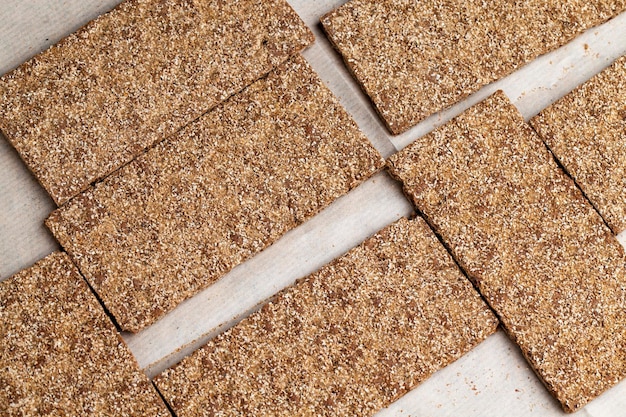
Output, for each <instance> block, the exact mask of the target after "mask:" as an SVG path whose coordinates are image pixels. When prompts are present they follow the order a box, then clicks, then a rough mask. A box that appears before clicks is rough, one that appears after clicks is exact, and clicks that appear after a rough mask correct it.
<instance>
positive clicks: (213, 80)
mask: <svg viewBox="0 0 626 417" xmlns="http://www.w3.org/2000/svg"><path fill="white" fill-rule="evenodd" d="M312 41H313V35H312V33H311V32H310V31H309V29H308V28H307V27H306V26H305V25H304V23H303V22H302V21H301V20H300V18H299V17H298V15H297V14H296V13H295V12H294V11H293V10H292V9H291V7H290V6H289V5H288V4H287V2H286V1H284V0H267V1H262V2H260V1H254V0H241V1H236V2H233V1H228V2H224V1H218V0H202V1H200V0H127V1H125V2H124V3H122V4H121V5H120V6H118V7H117V8H116V9H114V10H113V11H111V12H110V13H107V14H104V15H102V16H101V17H99V18H97V19H96V20H94V21H92V22H91V23H89V24H88V25H87V26H85V27H84V28H83V29H81V30H79V31H78V32H77V33H75V34H72V35H70V36H69V37H67V38H66V39H64V40H63V41H61V42H60V43H59V44H58V45H56V46H53V47H52V48H50V49H49V50H47V51H45V52H43V53H41V54H40V55H38V56H36V57H35V58H33V59H32V60H30V61H28V62H26V63H25V64H23V65H22V66H20V67H19V68H17V69H16V70H14V71H13V72H10V73H9V74H7V75H5V76H4V77H2V78H0V129H1V130H2V132H3V133H4V134H5V136H6V137H7V138H8V139H9V141H10V142H11V144H12V145H13V146H14V147H15V148H16V149H17V151H18V152H19V154H20V156H21V157H22V159H23V160H24V161H25V162H26V164H27V165H28V167H29V168H30V169H31V170H32V172H33V173H34V174H35V176H36V177H37V179H38V180H39V182H40V183H41V184H42V185H43V187H44V188H45V189H46V190H47V191H48V193H49V194H50V195H51V196H52V198H53V199H54V200H55V201H56V203H57V204H59V205H60V204H62V203H64V202H65V201H67V200H68V199H69V198H71V197H72V196H74V195H76V194H78V193H79V192H80V191H82V190H84V189H86V188H87V187H88V186H89V184H90V183H93V182H95V181H96V180H98V179H100V178H103V177H104V176H106V175H108V174H109V173H110V172H112V171H114V170H115V169H117V168H119V167H120V166H122V165H123V164H125V163H127V162H128V161H130V160H132V159H133V158H134V157H135V156H137V155H138V154H140V153H141V152H142V151H143V150H144V149H146V148H148V147H150V146H151V145H153V144H155V143H156V142H159V141H160V140H162V139H163V138H165V137H166V136H168V135H170V134H172V133H174V132H176V131H177V130H179V129H180V128H181V127H183V126H184V125H186V124H187V123H189V122H190V121H192V120H194V119H196V118H197V117H199V116H200V115H201V114H203V113H204V112H206V111H207V110H209V109H211V108H212V107H214V106H215V105H217V104H218V103H220V102H221V101H223V100H225V99H226V98H227V97H229V96H230V95H232V94H234V93H236V92H238V91H240V90H241V89H243V88H244V87H246V86H247V85H249V84H251V83H252V82H254V81H255V80H256V79H258V78H260V77H262V76H264V75H265V74H267V73H268V72H269V71H270V70H271V69H272V68H274V67H275V66H276V65H278V64H280V63H281V62H284V61H285V60H286V59H288V57H290V56H291V55H293V54H295V53H297V52H298V51H300V50H301V49H303V48H304V47H305V46H307V45H308V44H310V43H311V42H312Z"/></svg>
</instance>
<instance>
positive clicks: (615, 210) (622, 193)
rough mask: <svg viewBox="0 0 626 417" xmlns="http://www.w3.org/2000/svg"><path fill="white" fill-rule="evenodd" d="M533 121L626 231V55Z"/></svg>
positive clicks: (614, 224)
mask: <svg viewBox="0 0 626 417" xmlns="http://www.w3.org/2000/svg"><path fill="white" fill-rule="evenodd" d="M530 124H531V125H532V126H533V127H534V128H535V130H536V131H537V132H538V133H539V135H540V136H541V138H542V139H543V140H544V142H545V143H546V144H547V145H548V147H549V148H550V150H551V151H552V153H553V154H554V156H556V158H557V159H558V160H559V161H560V163H561V164H562V165H563V167H564V168H565V170H566V171H567V172H568V173H569V174H570V175H571V176H572V177H573V178H574V180H575V181H576V183H578V185H579V186H580V188H581V189H582V190H583V192H584V193H585V195H586V196H587V198H589V200H590V201H591V203H592V204H593V205H594V206H595V207H596V209H597V210H598V211H599V212H600V214H601V215H602V217H604V220H606V222H607V224H608V225H609V227H610V228H611V229H612V230H613V232H614V233H615V234H617V233H619V232H621V231H623V230H626V56H624V57H622V58H621V59H618V60H617V61H616V62H615V63H614V64H613V65H611V66H610V67H609V68H607V69H606V70H604V71H603V72H601V73H600V74H598V75H596V76H595V77H593V78H592V79H591V80H589V81H587V82H586V83H584V84H582V85H581V86H579V87H578V88H576V89H575V90H574V91H572V92H571V93H569V94H567V95H566V96H565V97H563V98H562V99H560V100H559V101H557V102H556V103H554V104H552V105H551V106H549V107H548V108H546V109H545V110H543V111H542V112H540V113H539V114H538V115H537V116H536V117H534V118H532V119H531V120H530Z"/></svg>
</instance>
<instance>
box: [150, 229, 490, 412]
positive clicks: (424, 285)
mask: <svg viewBox="0 0 626 417" xmlns="http://www.w3.org/2000/svg"><path fill="white" fill-rule="evenodd" d="M497 324H498V322H497V320H496V318H495V317H494V315H493V313H492V312H491V311H490V310H489V309H488V308H487V306H486V305H485V303H484V302H483V301H482V299H481V298H480V296H479V295H478V293H477V292H476V291H475V290H474V289H473V288H472V286H471V284H470V282H469V281H468V280H467V279H466V278H465V277H464V276H463V274H462V273H461V271H460V270H459V269H458V267H457V266H456V264H455V263H454V261H453V260H452V258H451V257H450V255H449V254H448V253H447V252H446V250H445V249H444V247H443V246H442V245H441V243H440V242H439V241H438V240H437V238H436V237H435V235H434V234H433V232H432V231H431V230H430V229H429V228H428V226H427V225H426V223H425V222H424V221H423V220H422V219H421V218H416V219H415V220H407V219H400V220H399V221H398V222H396V223H394V224H393V225H391V226H389V227H387V228H386V229H383V231H381V232H379V233H377V234H376V235H375V236H373V237H372V238H370V239H368V240H367V241H365V242H364V243H363V244H362V245H360V246H358V247H357V248H355V249H353V250H351V251H350V252H348V253H347V254H346V255H344V256H343V257H341V258H339V259H337V260H335V261H333V262H332V263H330V264H328V265H326V266H325V267H323V268H322V269H321V270H320V271H318V272H317V273H314V274H312V275H310V276H309V277H307V278H304V279H303V280H301V281H299V282H297V283H296V284H295V285H294V286H293V287H291V288H288V289H287V290H285V291H284V292H282V293H281V294H280V295H279V296H278V297H277V298H276V299H275V300H274V301H272V302H271V303H269V304H267V305H266V306H264V307H263V308H262V309H261V311H260V312H257V313H255V314H253V315H252V316H251V317H249V318H247V319H245V320H244V321H242V322H241V323H239V324H238V325H236V326H235V327H234V328H232V329H230V330H229V331H227V332H226V333H224V334H222V335H220V336H218V337H217V338H215V339H214V340H212V341H210V342H209V343H208V344H207V345H206V346H204V347H203V348H201V349H200V350H198V351H196V352H195V353H193V354H192V355H191V356H189V357H187V358H186V359H184V360H183V361H182V362H181V363H180V364H179V365H177V366H175V367H174V368H171V369H169V370H166V371H164V372H163V373H162V374H160V375H158V376H157V377H156V378H155V380H154V381H155V384H156V386H157V388H158V389H159V390H160V392H161V393H162V395H163V396H164V398H165V399H166V401H168V402H169V404H170V405H171V407H172V408H173V410H174V412H175V413H176V414H177V415H178V416H179V417H196V416H206V415H250V416H252V415H253V416H296V415H316V416H346V417H355V416H370V415H373V414H374V413H375V412H376V411H377V410H379V409H381V408H383V407H385V406H387V405H389V404H390V403H391V402H392V401H394V400H395V399H396V398H398V397H400V396H401V395H403V394H405V393H406V392H407V391H409V390H410V389H412V388H413V387H415V386H416V385H418V384H419V383H421V382H422V381H424V380H425V379H427V378H428V377H429V376H430V375H431V374H432V373H433V372H435V371H437V370H438V369H441V368H443V367H445V366H446V365H448V364H449V363H451V362H453V361H454V360H456V359H457V358H459V357H460V356H461V355H463V354H464V353H466V352H468V351H469V350H470V349H472V348H473V347H474V346H475V345H477V344H478V343H480V342H481V341H482V340H483V339H485V338H486V337H487V336H488V335H490V334H492V333H493V332H494V331H495V330H496V327H497Z"/></svg>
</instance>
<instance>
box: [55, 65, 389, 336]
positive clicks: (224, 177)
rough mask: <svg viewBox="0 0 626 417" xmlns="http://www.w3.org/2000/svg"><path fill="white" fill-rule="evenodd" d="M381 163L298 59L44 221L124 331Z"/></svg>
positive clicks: (219, 272) (170, 305) (209, 279)
mask: <svg viewBox="0 0 626 417" xmlns="http://www.w3.org/2000/svg"><path fill="white" fill-rule="evenodd" d="M383 165H384V161H383V160H382V157H381V156H380V155H379V154H378V152H377V151H376V150H375V149H374V147H373V146H372V145H371V144H370V143H369V141H368V140H367V138H366V137H365V136H364V135H363V134H362V133H361V132H360V131H359V129H358V127H357V126H356V124H355V123H354V121H353V120H352V119H351V118H350V117H349V116H348V114H347V113H346V112H345V111H344V110H343V108H342V107H341V106H340V105H339V103H338V102H337V100H336V98H335V97H334V96H333V95H332V93H331V92H330V90H328V89H327V88H326V87H325V86H324V85H323V84H322V82H321V80H320V79H319V78H318V77H317V75H316V74H315V73H314V72H313V70H312V69H311V68H310V67H309V66H308V64H307V63H306V61H305V60H304V59H303V58H301V57H295V58H293V59H291V60H289V61H287V62H286V63H285V64H284V65H281V66H280V67H279V68H278V69H277V70H275V71H273V72H272V73H270V75H269V76H268V77H267V78H265V79H262V80H259V81H258V82H256V83H254V84H253V85H251V86H250V87H249V88H248V89H246V90H244V91H243V92H241V93H240V94H238V95H237V96H234V97H232V98H231V99H230V100H228V101H227V102H225V103H223V105H221V106H219V107H217V108H216V109H215V110H213V111H211V112H210V113H208V114H206V115H205V116H203V117H202V118H200V119H198V120H197V121H196V122H194V123H192V124H191V125H189V126H187V127H186V128H184V129H183V130H181V131H180V132H179V133H177V134H176V135H174V136H173V137H171V138H170V139H168V140H165V141H163V142H161V143H160V144H159V145H157V146H156V147H154V148H153V149H151V150H150V151H149V152H147V153H146V154H145V155H142V156H140V157H139V158H137V159H136V160H135V161H133V162H132V163H130V164H129V165H127V166H125V167H123V168H122V169H120V170H119V171H118V172H116V173H115V174H113V175H112V176H110V177H109V178H107V179H106V180H105V181H103V182H101V183H99V184H97V185H96V186H95V188H92V189H90V190H88V191H86V192H85V193H83V194H81V195H80V196H78V197H76V198H75V199H73V200H72V201H70V202H69V203H68V204H66V205H65V206H63V207H61V208H60V209H58V210H57V211H55V212H53V213H52V215H51V216H50V218H49V219H48V220H47V225H48V227H49V228H50V229H51V230H52V232H53V234H54V235H55V237H56V238H57V239H58V240H59V242H60V243H61V245H62V246H63V247H64V248H66V250H67V251H68V252H69V253H70V255H71V256H72V257H73V259H74V261H75V262H76V264H77V265H78V267H79V269H80V270H81V272H82V273H83V274H84V275H85V276H86V278H87V280H88V281H89V282H90V283H91V285H92V286H93V287H94V288H95V290H96V291H97V292H98V294H99V295H100V297H101V298H102V300H103V301H104V303H105V305H107V307H108V309H109V310H110V311H111V313H112V314H113V315H114V316H115V318H116V319H117V320H118V323H119V324H120V325H121V327H122V328H124V329H127V330H132V331H136V330H138V329H139V328H141V327H143V326H145V325H147V324H150V323H151V322H153V321H155V320H156V319H158V318H159V317H161V316H162V315H163V314H164V313H165V312H167V311H169V310H170V309H172V308H173V307H174V306H175V305H176V304H178V303H179V302H180V301H182V300H184V299H185V298H187V297H189V296H191V295H193V294H195V293H196V292H197V291H199V290H200V289H202V288H204V287H206V286H207V285H209V284H211V283H212V282H214V281H215V280H217V279H218V278H220V277H221V276H222V275H223V274H225V273H226V272H228V271H229V270H230V269H231V268H233V267H234V266H236V265H237V264H239V263H241V262H243V261H244V260H246V259H248V258H250V257H251V256H253V255H254V254H256V253H258V252H260V251H261V250H262V249H264V248H265V247H267V246H268V245H270V244H272V243H273V242H274V241H276V240H277V239H278V238H279V237H280V236H281V235H283V234H284V233H285V232H286V231H288V230H289V229H292V228H294V227H295V226H297V225H298V224H300V223H302V222H304V221H305V220H306V219H308V218H310V217H311V216H313V215H314V214H315V213H317V212H318V211H320V210H321V209H323V208H324V207H326V206H327V205H328V204H330V203H331V202H332V201H333V200H334V199H336V198H337V197H339V196H341V195H342V194H344V193H346V192H347V191H349V190H350V189H351V188H353V187H356V186H357V185H358V184H359V183H361V182H362V181H364V180H365V179H366V178H368V177H369V176H370V175H372V174H373V173H375V172H376V171H378V170H379V169H380V168H381V167H382V166H383Z"/></svg>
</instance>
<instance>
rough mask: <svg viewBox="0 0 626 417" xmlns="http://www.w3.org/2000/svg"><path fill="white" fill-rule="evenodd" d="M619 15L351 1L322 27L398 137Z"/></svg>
mask: <svg viewBox="0 0 626 417" xmlns="http://www.w3.org/2000/svg"><path fill="white" fill-rule="evenodd" d="M625 8H626V1H624V0H617V1H616V0H593V1H589V0H565V1H559V2H550V1H544V0H527V1H521V2H511V1H497V2H489V3H485V2H484V1H482V0H469V1H467V0H453V1H446V2H444V1H440V0H427V1H419V2H415V1H404V0H379V1H372V0H352V1H350V2H348V3H347V4H345V5H343V6H340V7H339V8H337V9H336V10H334V11H333V12H331V13H329V14H328V15H326V16H324V17H323V18H322V24H323V26H324V29H325V30H326V33H327V34H328V37H329V38H330V40H331V42H332V43H333V44H334V46H335V48H336V49H337V50H338V51H339V52H340V53H341V55H342V56H343V59H344V61H345V62H346V65H347V66H348V68H349V69H350V71H351V72H352V73H353V74H354V76H355V78H356V79H357V81H358V82H359V83H360V84H361V86H362V87H363V89H364V91H365V92H366V93H367V94H368V95H369V97H370V98H371V100H372V102H373V104H374V107H375V108H376V110H377V111H378V113H379V114H380V115H381V117H382V119H383V120H384V121H385V123H386V124H387V126H388V127H389V129H390V130H391V132H392V133H395V134H398V133H402V132H403V131H405V130H407V129H408V128H410V127H412V126H414V125H415V124H417V123H418V122H419V121H421V120H422V119H424V118H425V117H427V116H429V115H431V114H433V113H435V112H438V111H440V110H443V109H445V108H447V107H449V106H451V105H452V104H454V103H456V102H457V101H459V100H461V99H463V98H464V97H466V96H468V95H470V94H472V93H474V92H476V91H477V90H479V89H480V88H481V87H482V86H484V85H486V84H489V83H491V82H493V81H496V80H497V79H499V78H502V77H504V76H505V75H507V74H509V73H511V72H512V71H514V70H515V69H517V68H519V67H521V66H522V65H524V64H526V63H528V62H530V61H531V60H533V59H534V58H536V57H538V56H539V55H542V54H544V53H546V52H549V51H551V50H553V49H556V48H557V47H559V46H561V45H563V44H565V43H566V42H568V41H569V40H571V39H572V38H574V37H575V36H576V35H578V34H580V33H582V32H583V31H584V30H585V29H588V28H590V27H593V26H596V25H598V24H600V23H602V22H603V21H605V20H607V19H609V18H611V17H613V16H615V15H617V14H618V13H619V12H620V11H623V10H624V9H625Z"/></svg>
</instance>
